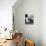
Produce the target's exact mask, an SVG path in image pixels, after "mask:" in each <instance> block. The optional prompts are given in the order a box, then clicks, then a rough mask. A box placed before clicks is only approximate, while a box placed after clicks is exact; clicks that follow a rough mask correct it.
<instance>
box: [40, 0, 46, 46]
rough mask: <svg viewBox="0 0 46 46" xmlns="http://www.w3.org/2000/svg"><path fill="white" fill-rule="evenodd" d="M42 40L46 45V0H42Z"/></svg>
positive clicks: (43, 45)
mask: <svg viewBox="0 0 46 46" xmlns="http://www.w3.org/2000/svg"><path fill="white" fill-rule="evenodd" d="M41 15H42V16H41V38H42V39H41V40H42V46H46V0H42V1H41Z"/></svg>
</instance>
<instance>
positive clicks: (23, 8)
mask: <svg viewBox="0 0 46 46" xmlns="http://www.w3.org/2000/svg"><path fill="white" fill-rule="evenodd" d="M26 13H27V14H29V15H31V14H33V15H34V24H33V25H26V24H25V14H26ZM14 15H15V28H16V29H17V30H18V32H22V33H23V34H24V37H25V38H28V39H32V40H34V41H35V44H36V46H41V33H40V32H41V0H23V2H22V3H21V4H20V5H19V6H18V7H17V8H16V9H15V12H14Z"/></svg>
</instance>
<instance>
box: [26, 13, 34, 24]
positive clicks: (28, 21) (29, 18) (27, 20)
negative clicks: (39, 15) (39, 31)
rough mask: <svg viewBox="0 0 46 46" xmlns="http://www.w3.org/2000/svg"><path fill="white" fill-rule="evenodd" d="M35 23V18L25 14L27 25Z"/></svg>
mask: <svg viewBox="0 0 46 46" xmlns="http://www.w3.org/2000/svg"><path fill="white" fill-rule="evenodd" d="M33 23H34V16H33V15H30V16H28V14H25V24H33Z"/></svg>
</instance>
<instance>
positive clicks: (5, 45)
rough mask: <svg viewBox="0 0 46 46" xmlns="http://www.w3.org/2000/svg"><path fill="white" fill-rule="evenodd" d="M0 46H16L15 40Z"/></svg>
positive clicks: (7, 41)
mask: <svg viewBox="0 0 46 46" xmlns="http://www.w3.org/2000/svg"><path fill="white" fill-rule="evenodd" d="M0 46H16V45H15V39H13V40H6V42H4V43H2V44H0Z"/></svg>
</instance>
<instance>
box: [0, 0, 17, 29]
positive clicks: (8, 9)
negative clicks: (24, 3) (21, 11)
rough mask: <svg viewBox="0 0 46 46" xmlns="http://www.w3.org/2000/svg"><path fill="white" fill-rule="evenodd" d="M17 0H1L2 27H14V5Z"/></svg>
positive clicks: (0, 24)
mask: <svg viewBox="0 0 46 46" xmlns="http://www.w3.org/2000/svg"><path fill="white" fill-rule="evenodd" d="M15 2H16V0H0V27H7V28H9V29H11V28H12V6H13V4H14V3H15Z"/></svg>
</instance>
